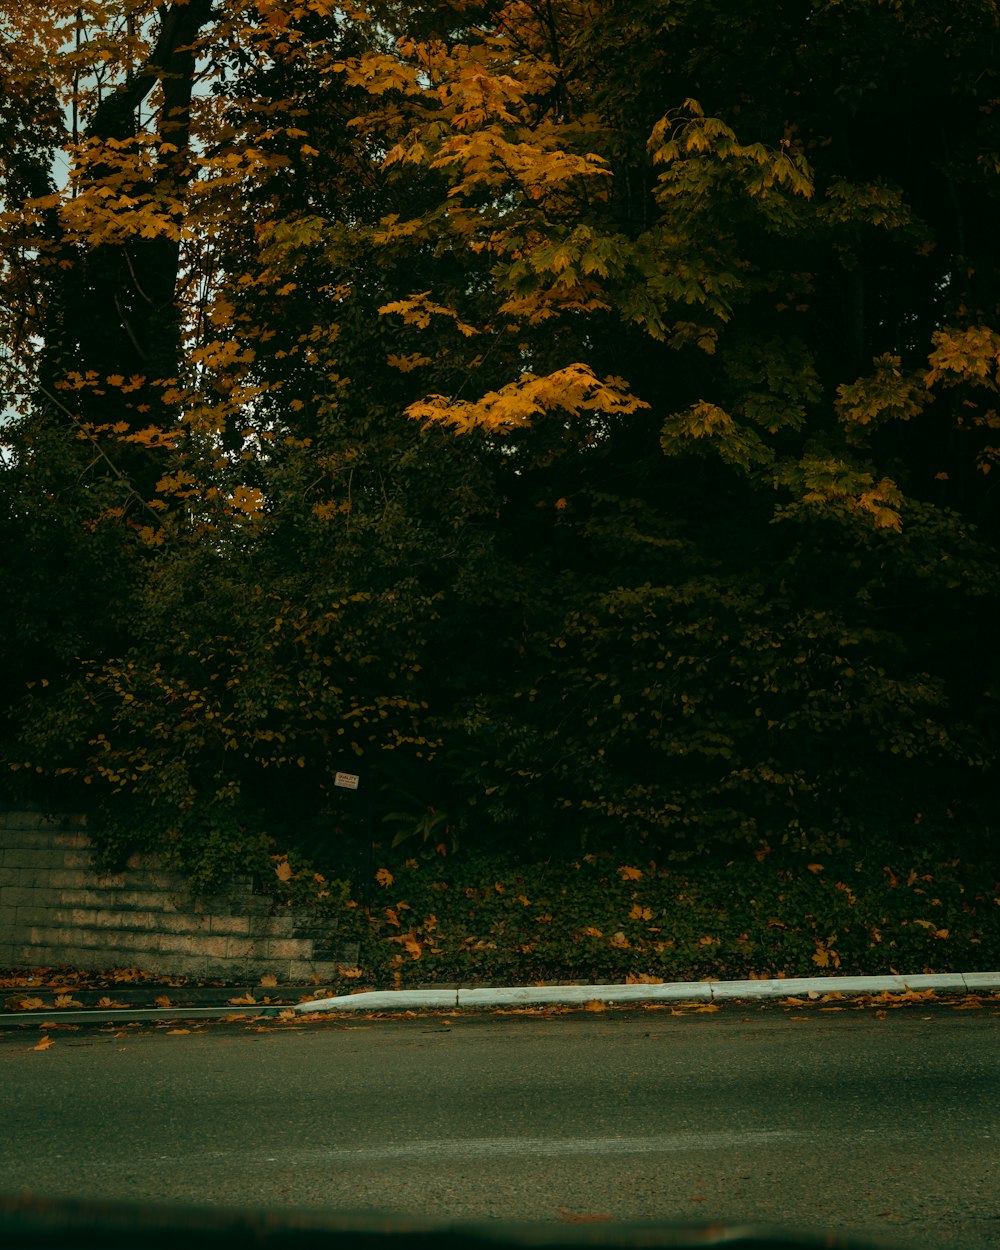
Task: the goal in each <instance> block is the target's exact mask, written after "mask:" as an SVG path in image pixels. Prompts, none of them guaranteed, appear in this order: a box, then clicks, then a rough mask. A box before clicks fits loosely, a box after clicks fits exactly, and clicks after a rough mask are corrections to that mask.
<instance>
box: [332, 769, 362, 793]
mask: <svg viewBox="0 0 1000 1250" xmlns="http://www.w3.org/2000/svg"><path fill="white" fill-rule="evenodd" d="M360 781H361V778H360V777H359V776H358V774H357V773H334V775H333V784H334V785H335V786H340V787H341V789H343V790H356V789H357V788H358V783H359V782H360Z"/></svg>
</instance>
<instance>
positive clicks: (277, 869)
mask: <svg viewBox="0 0 1000 1250" xmlns="http://www.w3.org/2000/svg"><path fill="white" fill-rule="evenodd" d="M274 875H275V876H276V877H277V878H278V880H279V881H291V879H292V878H293V877H294V876H295V873H294V872H293V871H292V866H291V864H290V863H289V862H288V860H287V859H279V860H278V862H277V863H276V864H275V865H274Z"/></svg>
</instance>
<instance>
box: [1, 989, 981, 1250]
mask: <svg viewBox="0 0 1000 1250" xmlns="http://www.w3.org/2000/svg"><path fill="white" fill-rule="evenodd" d="M796 1016H799V1017H804V1018H796ZM451 1019H452V1021H453V1023H451V1024H450V1025H449V1024H446V1023H444V1022H443V1021H442V1020H441V1019H439V1018H427V1019H415V1020H407V1021H402V1022H398V1021H391V1020H346V1021H345V1020H332V1019H330V1018H327V1017H324V1018H321V1019H319V1020H316V1021H300V1022H297V1023H296V1024H295V1025H294V1026H292V1027H289V1026H285V1025H280V1026H277V1027H275V1026H274V1024H273V1023H272V1022H268V1021H258V1022H255V1025H254V1027H255V1028H256V1029H266V1031H254V1028H252V1027H248V1026H247V1025H243V1024H229V1025H223V1026H219V1025H214V1026H208V1027H206V1028H205V1029H204V1031H202V1032H198V1031H196V1032H192V1033H187V1034H176V1035H171V1034H169V1033H167V1032H166V1029H165V1028H161V1029H158V1030H154V1029H151V1028H149V1027H148V1026H147V1027H145V1028H143V1029H142V1030H129V1031H128V1035H127V1036H114V1035H113V1034H110V1033H108V1032H100V1031H98V1030H96V1029H94V1030H87V1029H84V1030H80V1031H75V1032H74V1031H69V1030H66V1031H59V1032H53V1033H52V1034H51V1036H52V1037H53V1038H55V1039H56V1040H55V1043H54V1045H52V1046H51V1048H50V1049H48V1050H45V1051H42V1052H38V1051H34V1050H31V1049H30V1047H31V1046H32V1045H33V1044H34V1043H35V1042H36V1040H37V1038H38V1036H39V1034H38V1033H37V1032H35V1031H32V1032H27V1031H24V1030H9V1031H6V1032H5V1033H3V1034H2V1035H0V1192H4V1193H7V1194H16V1193H19V1192H22V1191H30V1192H33V1193H37V1194H42V1195H52V1196H72V1197H101V1198H126V1199H132V1200H134V1199H140V1200H156V1201H169V1202H174V1201H176V1202H185V1203H190V1202H207V1203H212V1204H221V1205H227V1206H232V1205H237V1206H247V1205H250V1206H254V1207H257V1206H276V1205H280V1206H286V1205H293V1206H309V1207H316V1206H322V1207H328V1208H336V1209H339V1210H352V1211H370V1210H379V1211H391V1212H403V1213H409V1214H414V1215H422V1216H431V1217H440V1218H443V1219H454V1218H466V1217H468V1218H483V1217H486V1218H490V1217H506V1218H517V1219H543V1220H559V1219H570V1220H575V1219H581V1218H587V1219H590V1218H594V1217H599V1218H602V1219H603V1218H606V1217H609V1218H610V1219H612V1220H625V1219H627V1220H636V1219H657V1220H671V1221H684V1222H696V1223H707V1222H710V1221H711V1222H716V1221H720V1220H722V1221H729V1220H734V1221H736V1220H739V1221H747V1220H750V1221H755V1222H764V1223H767V1224H780V1225H782V1226H785V1227H788V1228H791V1229H802V1230H810V1231H818V1230H836V1231H838V1232H840V1233H844V1234H848V1235H853V1236H858V1237H865V1238H869V1239H874V1240H876V1241H877V1242H879V1243H881V1244H885V1245H891V1244H901V1245H904V1246H906V1245H908V1246H911V1247H913V1250H944V1248H946V1247H947V1248H949V1250H957V1248H958V1247H966V1248H967V1250H987V1248H990V1250H995V1248H996V1247H997V1246H998V1245H1000V1079H998V1078H1000V1009H998V1008H997V1006H994V1007H993V1008H992V1009H990V1008H987V1007H983V1008H977V1009H973V1010H968V1011H959V1010H954V1009H951V1008H945V1007H940V1006H938V1007H925V1006H924V1005H922V1004H921V1005H919V1006H916V1007H910V1008H907V1009H905V1010H904V1009H898V1010H890V1011H885V1012H882V1013H881V1015H880V1014H877V1013H876V1012H875V1011H874V1010H872V1009H869V1010H866V1011H856V1010H851V1009H844V1010H839V1011H830V1010H827V1011H824V1010H823V1009H822V1008H820V1007H810V1008H808V1009H806V1010H801V1009H799V1010H796V1009H782V1008H779V1007H776V1006H766V1007H763V1006H756V1005H755V1006H752V1007H751V1006H747V1005H739V1004H728V1005H726V1006H725V1007H723V1008H722V1010H720V1011H718V1012H716V1013H695V1014H691V1015H685V1016H673V1015H671V1014H670V1013H669V1012H666V1011H628V1012H626V1011H621V1012H610V1013H608V1014H606V1015H596V1014H592V1015H584V1014H579V1015H574V1016H561V1017H560V1016H557V1017H555V1018H551V1019H544V1018H537V1017H527V1018H525V1017H490V1016H479V1017H471V1018H469V1017H467V1018H462V1017H454V1016H453V1017H451ZM174 1027H192V1028H194V1029H198V1028H200V1027H201V1026H197V1025H190V1024H189V1025H177V1026H174Z"/></svg>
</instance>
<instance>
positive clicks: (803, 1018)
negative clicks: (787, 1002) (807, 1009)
mask: <svg viewBox="0 0 1000 1250" xmlns="http://www.w3.org/2000/svg"><path fill="white" fill-rule="evenodd" d="M788 1018H789V1020H808V1019H809V1017H808V1016H789V1017H788Z"/></svg>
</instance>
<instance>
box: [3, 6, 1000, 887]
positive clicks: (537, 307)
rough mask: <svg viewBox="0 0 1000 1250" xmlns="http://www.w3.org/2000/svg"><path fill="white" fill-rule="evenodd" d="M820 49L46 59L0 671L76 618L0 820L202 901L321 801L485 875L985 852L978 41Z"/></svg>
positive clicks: (151, 15)
mask: <svg viewBox="0 0 1000 1250" xmlns="http://www.w3.org/2000/svg"><path fill="white" fill-rule="evenodd" d="M847 8H848V9H849V10H850V16H851V21H850V23H847V22H845V21H843V14H844V10H845V6H844V5H839V6H837V7H836V11H834V10H833V9H831V8H830V7H829V6H827V5H825V4H820V3H818V2H817V3H809V4H795V5H792V4H779V5H776V6H772V8H771V9H769V10H768V13H767V14H766V15H762V14H759V13H751V12H749V11H747V10H746V7H745V6H742V5H735V4H732V3H730V2H729V0H712V2H711V3H707V4H706V3H703V2H699V3H697V4H695V3H688V2H685V0H670V2H668V0H637V2H636V3H632V4H630V5H628V6H627V7H626V6H623V5H621V4H617V3H613V2H612V0H587V2H585V3H579V2H578V0H530V2H525V0H518V2H511V3H502V2H500V0H492V2H489V3H486V2H482V3H470V2H468V0H450V2H449V3H407V4H400V3H388V2H387V3H372V4H370V5H369V6H368V7H367V8H362V7H360V6H355V5H349V4H343V5H335V4H332V3H327V2H326V0H304V2H302V3H297V4H294V5H290V6H289V5H282V6H275V5H271V4H266V3H263V0H261V2H259V3H257V4H256V5H242V6H237V7H234V8H232V9H231V10H227V12H226V13H225V14H223V15H221V16H220V15H219V14H217V13H213V12H212V11H211V9H210V8H209V7H208V6H201V5H200V4H196V3H189V4H187V5H175V6H167V7H165V8H159V9H156V8H153V7H152V6H147V5H142V4H139V5H135V6H127V7H126V8H125V10H124V11H121V10H119V9H118V8H115V7H114V6H112V5H110V4H108V5H106V6H105V5H100V4H99V5H96V6H93V7H92V9H91V10H88V14H89V15H90V16H89V17H88V20H89V21H91V22H92V23H93V27H92V28H91V27H88V28H87V29H86V31H83V32H82V33H81V28H80V27H79V25H78V21H79V19H78V18H77V17H76V11H75V10H72V9H70V8H68V7H67V8H66V9H65V10H64V11H63V10H56V11H55V12H54V14H53V16H52V19H51V21H50V22H49V23H48V25H45V26H44V27H40V30H44V32H45V33H44V38H43V37H42V36H39V37H38V38H37V39H36V41H35V44H34V45H33V50H32V52H31V56H32V58H33V60H32V64H33V65H35V66H36V67H37V66H39V65H41V66H42V68H43V72H40V73H36V74H35V75H34V77H35V80H36V82H37V84H38V86H37V88H35V87H33V88H31V90H38V91H42V92H48V95H47V96H46V98H51V99H53V100H57V101H58V100H63V101H70V102H75V108H76V113H73V114H72V115H73V116H79V118H80V122H79V124H78V133H76V134H74V135H64V136H63V143H64V146H65V147H66V149H67V150H68V151H69V152H70V153H71V157H72V161H73V162H74V164H73V167H72V168H73V171H74V172H73V177H72V179H71V183H70V186H69V188H68V189H66V190H60V191H58V192H56V191H53V190H51V189H50V188H48V187H45V186H43V185H42V182H44V179H42V182H39V181H38V178H37V177H36V179H35V181H34V182H31V183H30V185H29V184H28V183H26V182H25V181H24V175H23V173H18V174H17V175H16V177H15V176H14V175H11V176H10V179H9V181H8V184H6V185H7V187H8V190H7V192H6V194H7V195H8V196H9V197H10V202H9V205H8V212H7V214H6V215H5V218H4V221H5V223H6V226H5V229H6V230H7V238H8V239H10V240H11V241H12V243H11V247H12V248H13V247H14V246H15V244H16V247H18V248H19V249H20V251H19V253H18V255H19V256H20V257H21V258H22V261H23V263H22V264H21V265H20V266H18V267H16V268H15V267H14V266H8V267H7V269H6V270H5V271H4V275H3V279H4V284H5V288H6V291H7V293H8V294H7V295H6V300H7V303H8V304H14V303H17V301H20V303H19V305H18V306H19V307H20V308H21V309H22V310H23V311H22V313H21V316H20V319H19V320H17V319H11V320H9V322H8V329H7V330H6V331H5V333H7V334H8V341H9V342H11V343H14V342H15V338H16V335H18V334H19V335H20V338H16V341H17V343H18V344H19V347H18V349H17V350H18V353H19V354H22V355H23V354H25V350H26V347H27V346H28V345H29V344H30V345H31V355H32V356H33V359H34V373H35V379H36V380H35V382H34V383H33V386H34V390H33V392H32V399H31V401H30V402H29V404H28V406H27V409H26V411H25V413H24V414H23V416H22V417H21V418H20V420H19V421H18V423H17V424H16V425H15V427H14V432H13V436H12V440H13V465H12V467H11V468H10V469H9V470H8V471H7V472H6V473H5V474H4V475H3V476H4V482H3V489H4V491H5V498H6V499H7V500H8V501H9V502H8V505H7V514H6V515H7V520H6V522H5V524H6V525H7V526H8V530H9V532H10V533H11V534H12V535H13V536H14V538H15V539H16V540H17V541H20V540H19V539H18V535H24V534H27V533H29V532H30V533H31V534H32V542H33V544H34V546H35V548H36V549H39V548H41V549H42V550H47V551H48V552H49V555H48V556H47V557H46V558H45V559H42V560H39V561H38V562H37V567H36V568H35V569H34V572H33V576H32V577H30V578H28V579H27V581H26V583H25V584H26V589H25V590H24V591H23V592H22V593H21V595H20V598H19V600H18V602H17V603H16V604H15V609H16V610H15V612H14V614H13V619H14V621H15V622H17V623H16V624H15V626H14V631H15V632H14V633H13V634H12V635H11V638H12V640H13V644H14V645H17V646H19V647H20V643H21V640H23V639H24V638H26V637H27V636H28V634H29V632H30V630H31V629H37V612H36V610H35V607H36V605H37V604H38V603H39V602H40V601H42V600H44V599H45V588H46V586H51V579H52V577H53V569H54V568H55V567H56V566H57V564H58V563H59V562H60V561H64V560H65V559H66V557H67V554H68V553H71V555H72V559H73V561H74V564H75V565H77V566H78V567H79V568H80V569H81V570H82V572H83V577H84V578H85V579H86V581H85V584H86V586H87V587H88V588H92V589H93V590H95V591H96V595H95V598H96V599H97V602H96V603H94V602H92V603H91V607H90V609H89V610H88V612H86V613H84V614H83V615H82V617H81V618H80V619H79V620H78V621H77V622H76V623H75V626H74V629H73V630H71V631H68V632H67V631H66V630H65V629H64V627H63V625H62V624H60V623H58V622H55V621H50V622H49V623H48V624H47V625H46V626H45V627H44V628H43V629H42V630H41V631H40V634H39V639H38V642H37V645H35V646H34V649H33V650H31V651H25V652H23V654H24V656H25V658H24V662H23V663H22V665H21V666H20V668H19V669H18V670H16V671H15V673H14V674H13V676H12V685H11V687H10V688H9V691H8V696H7V697H8V699H9V701H10V702H11V704H12V705H15V706H16V707H17V716H18V718H19V719H18V727H17V728H16V729H15V731H14V733H13V735H12V737H11V738H10V740H9V742H8V746H7V748H6V749H7V753H8V755H9V756H10V759H11V762H12V764H13V765H15V766H16V767H15V771H14V773H13V774H12V776H13V777H14V778H17V777H18V776H21V777H23V776H25V775H30V776H32V777H37V776H38V773H37V772H36V771H35V770H39V769H40V770H41V773H42V775H43V776H47V777H56V776H58V777H59V778H62V779H63V781H64V782H65V783H66V784H70V783H72V784H78V785H81V786H84V787H86V789H87V790H88V791H93V790H95V789H97V790H100V791H101V792H102V793H104V794H105V796H106V798H105V800H104V807H105V809H106V811H108V812H112V813H113V814H114V818H115V823H117V825H119V826H121V825H123V824H124V825H126V826H128V827H129V828H130V829H136V828H142V829H145V830H147V831H148V833H149V836H150V837H151V838H153V839H155V840H157V841H158V842H162V840H163V837H164V835H165V834H168V833H172V834H173V835H174V836H173V840H172V842H170V840H168V844H169V845H175V846H178V847H179V848H180V851H179V854H180V856H181V858H182V859H183V860H184V862H185V863H187V864H188V865H189V866H190V867H192V868H196V869H198V870H199V871H201V870H202V869H204V870H205V871H206V872H207V871H209V870H210V869H211V868H212V867H217V866H218V865H219V864H225V863H228V862H231V861H232V860H233V859H234V858H236V859H238V858H239V857H240V856H241V855H247V854H250V853H251V850H252V849H253V848H256V850H255V851H254V853H257V854H259V853H260V852H261V848H265V847H266V838H267V837H268V836H270V837H272V838H273V837H278V838H280V839H283V840H284V841H283V842H282V845H285V844H286V843H289V840H290V841H291V842H294V841H295V840H296V839H298V841H299V843H300V844H301V845H303V846H305V845H312V847H313V849H314V850H315V848H316V845H317V844H316V841H315V839H316V838H317V837H319V836H320V834H319V833H318V832H316V831H320V830H323V829H329V828H332V827H333V826H335V825H338V824H339V827H341V828H346V827H347V826H348V825H349V823H350V815H349V812H348V811H347V809H346V808H345V807H344V806H343V804H342V803H341V802H340V800H339V798H338V796H337V794H336V793H335V792H334V787H333V786H332V772H333V771H335V769H336V767H338V766H339V764H340V763H341V760H342V756H343V753H344V752H346V754H347V758H355V759H363V760H365V762H366V766H370V765H371V764H372V761H373V760H377V762H378V767H379V768H380V770H381V772H382V774H383V776H384V778H385V779H386V784H387V786H388V785H396V786H397V787H399V788H401V789H406V790H407V791H410V792H414V793H416V803H417V810H416V811H415V814H414V825H413V827H414V828H415V829H424V830H425V831H426V830H428V829H430V828H431V827H432V826H433V827H434V828H438V827H442V826H441V824H440V822H438V823H435V822H428V821H427V820H426V819H425V818H424V816H425V815H426V812H424V815H422V814H421V810H420V809H421V808H424V809H426V807H428V806H430V807H433V808H435V809H437V811H438V812H443V811H447V812H448V817H447V820H446V822H445V823H447V824H451V825H452V826H454V827H455V828H458V827H462V826H464V827H466V828H468V829H469V830H470V831H478V832H479V833H480V835H482V834H483V833H484V832H486V831H488V830H491V829H495V830H497V831H498V832H500V833H501V834H502V836H505V837H514V838H516V839H517V840H518V841H521V840H523V838H524V837H525V831H526V830H530V829H532V828H537V829H538V830H539V832H547V831H550V830H551V829H552V828H553V827H554V824H553V812H555V813H556V814H557V815H556V818H555V825H558V827H559V829H561V830H564V831H565V832H566V834H567V836H572V837H573V838H579V837H581V836H583V837H586V838H591V839H594V838H597V839H599V838H602V837H609V836H610V837H613V838H615V839H617V840H621V839H623V838H627V837H628V838H636V839H640V840H642V839H646V840H648V839H650V838H652V839H654V840H659V841H662V842H665V843H666V844H667V845H668V846H670V847H673V848H675V849H680V850H684V849H685V848H687V849H688V850H690V849H691V848H692V847H698V846H703V845H705V844H706V843H707V842H709V841H711V840H712V839H713V838H724V839H728V840H732V839H733V838H752V839H758V838H760V837H786V838H793V839H796V840H798V841H800V842H808V843H809V844H811V845H819V844H821V843H822V840H823V839H824V838H829V837H830V836H839V835H843V834H847V835H850V836H865V834H866V831H868V832H875V831H877V830H879V829H883V828H885V827H886V824H887V823H888V824H894V825H897V826H898V825H899V824H900V822H902V824H904V825H906V826H907V827H911V825H912V821H913V819H914V818H915V812H916V811H917V810H920V811H923V810H934V811H943V810H944V808H945V807H946V806H947V805H949V804H951V805H952V806H954V805H955V804H956V803H958V802H960V801H962V802H966V803H967V804H972V805H975V804H980V805H981V806H982V805H984V804H986V802H987V798H986V796H987V795H988V793H989V789H990V778H991V777H992V776H993V775H994V772H995V767H996V752H997V723H996V716H995V713H994V712H993V710H992V709H993V707H994V705H995V704H994V700H995V697H996V690H997V673H996V657H995V648H994V647H993V646H992V645H991V642H990V628H989V622H990V620H991V619H992V617H993V614H994V613H995V610H996V595H997V585H998V581H997V561H996V548H995V544H996V536H997V527H996V517H995V511H994V503H993V496H992V495H991V494H990V490H989V486H990V476H989V475H990V472H991V471H992V469H993V466H994V463H995V459H996V455H997V452H996V449H995V448H994V447H993V443H992V441H991V440H992V438H993V435H992V434H991V430H992V429H994V428H995V426H996V421H997V418H996V416H995V413H994V411H993V408H992V406H991V405H992V403H993V399H992V396H993V394H994V392H995V391H996V389H997V386H998V366H997V362H998V360H1000V350H998V347H997V344H998V343H1000V338H998V335H997V331H995V330H994V329H993V328H992V327H993V326H995V325H996V323H997V314H998V310H997V307H996V302H997V281H996V278H997V273H996V262H995V256H994V250H995V243H994V240H993V234H992V232H991V231H990V230H989V229H988V222H989V220H990V212H991V207H992V197H993V196H994V194H995V190H996V186H997V183H996V174H997V171H996V169H995V168H993V166H992V165H991V164H990V163H989V161H987V160H984V159H983V157H982V155H981V154H982V153H983V152H989V151H992V150H994V149H995V148H996V146H997V145H996V135H995V134H994V133H993V127H994V125H995V123H994V120H993V118H994V109H995V100H994V94H995V92H994V77H995V75H994V70H993V68H992V61H991V58H990V52H989V49H990V46H991V44H990V41H991V40H992V39H993V38H994V37H995V32H996V23H997V11H996V8H995V6H994V5H993V4H992V3H986V2H985V0H980V2H977V3H976V4H972V5H969V4H963V5H961V6H959V5H957V4H955V3H953V2H950V0H941V3H939V4H935V5H932V6H930V7H928V6H926V5H925V6H921V7H920V9H919V11H917V10H916V8H915V7H913V6H909V5H905V4H896V5H888V4H887V5H875V6H872V5H870V4H867V3H866V4H850V5H848V6H847ZM9 20H10V21H12V20H13V19H9ZM946 28H947V30H948V32H949V33H948V37H947V38H944V37H943V31H944V30H945V29H946ZM71 32H72V38H71V37H70V36H71ZM78 36H79V37H78ZM29 42H30V41H29ZM71 47H72V50H70V48H71ZM24 55H27V54H24ZM19 73H20V74H23V73H24V71H23V69H22V70H20V71H19ZM19 81H20V79H19ZM737 85H738V87H739V89H738V90H737ZM27 90H28V89H27V88H26V87H24V88H18V91H19V92H20V95H19V94H18V91H15V92H14V94H13V98H14V99H15V100H17V99H20V98H22V97H23V98H25V99H26V98H27V96H26V95H25V92H26V91H27ZM25 107H26V106H25ZM49 117H50V120H49V122H48V123H47V124H48V129H47V130H46V129H44V127H42V128H41V129H35V130H26V131H25V133H24V134H23V136H21V137H20V139H19V142H18V144H17V145H16V152H15V157H16V159H12V160H11V161H10V162H9V168H10V169H12V170H15V169H16V170H20V171H23V170H26V169H29V168H30V169H34V170H35V171H36V174H38V171H40V170H41V171H44V169H45V168H46V162H47V159H48V158H47V157H46V156H45V153H46V152H47V151H48V150H49V147H50V146H51V145H52V144H53V142H54V135H55V131H56V129H57V128H58V126H57V119H55V115H54V114H53V113H52V109H51V108H50V110H49ZM927 135H933V136H934V142H933V143H932V144H928V142H927V139H926V136H927ZM46 145H49V146H48V147H47V146H46ZM32 162H34V163H33V164H32ZM18 179H20V181H18ZM11 254H13V251H12V253H11ZM64 275H69V276H68V279H67V280H66V281H64V280H63V278H64ZM105 308H113V309H114V310H115V315H114V316H111V317H108V318H106V319H103V318H101V317H98V316H95V315H94V314H95V310H101V309H105ZM15 324H16V325H17V327H18V328H17V330H16V332H15V329H14V328H13V327H14V326H15ZM40 485H42V486H43V489H41V490H39V489H38V486H40ZM21 546H22V548H23V543H22V544H21ZM7 558H8V559H11V558H12V557H10V556H8V557H7ZM30 587H33V588H30ZM29 588H30V589H29ZM104 602H113V603H115V605H116V610H115V612H114V613H113V614H112V619H111V620H110V621H108V620H105V619H102V614H101V611H100V605H101V604H103V603H104ZM29 622H30V625H29ZM43 679H44V680H46V681H48V683H49V684H48V685H45V686H42V685H40V684H37V683H40V682H41V681H42V680H43ZM25 681H35V682H36V685H35V686H34V687H33V689H32V693H31V694H30V695H29V696H28V697H27V699H26V700H23V701H22V700H20V699H19V692H18V688H19V687H20V685H21V684H22V683H24V682H25ZM33 784H35V783H33ZM515 831H516V832H515Z"/></svg>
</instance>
